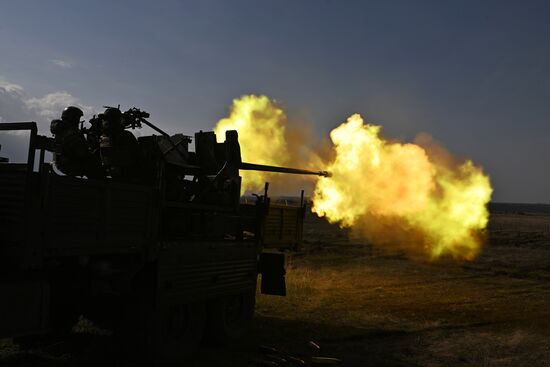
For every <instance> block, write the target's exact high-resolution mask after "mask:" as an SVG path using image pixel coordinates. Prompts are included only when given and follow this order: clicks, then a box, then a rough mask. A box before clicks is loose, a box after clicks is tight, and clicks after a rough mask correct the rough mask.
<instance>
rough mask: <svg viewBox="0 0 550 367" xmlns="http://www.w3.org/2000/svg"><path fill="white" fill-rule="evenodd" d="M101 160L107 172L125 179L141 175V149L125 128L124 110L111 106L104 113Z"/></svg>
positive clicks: (100, 145) (100, 141)
mask: <svg viewBox="0 0 550 367" xmlns="http://www.w3.org/2000/svg"><path fill="white" fill-rule="evenodd" d="M99 147H100V153H101V161H102V162H103V165H104V167H105V168H106V170H107V173H108V174H109V175H110V176H111V177H113V178H115V179H121V180H125V181H134V180H137V179H138V178H139V177H140V174H139V163H140V159H141V154H140V149H139V145H138V142H137V139H136V137H135V136H134V134H132V133H131V132H129V131H127V130H125V129H124V124H123V121H122V112H120V110H119V109H118V108H114V107H109V108H107V109H106V110H105V112H104V113H103V129H102V134H101V137H100V139H99Z"/></svg>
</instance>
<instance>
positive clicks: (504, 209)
mask: <svg viewBox="0 0 550 367" xmlns="http://www.w3.org/2000/svg"><path fill="white" fill-rule="evenodd" d="M305 200H306V203H308V204H311V203H310V200H309V198H308V197H306V198H305ZM255 201H256V197H254V196H243V197H242V198H241V202H242V203H248V204H252V203H254V202H255ZM271 202H272V203H277V204H287V205H300V198H299V197H296V196H275V197H271ZM489 211H490V212H491V213H517V214H523V213H533V214H535V213H536V214H550V204H522V203H489Z"/></svg>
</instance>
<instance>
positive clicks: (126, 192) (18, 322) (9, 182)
mask: <svg viewBox="0 0 550 367" xmlns="http://www.w3.org/2000/svg"><path fill="white" fill-rule="evenodd" d="M141 120H142V122H146V123H147V124H150V123H149V122H148V121H146V120H145V119H143V116H142V117H141ZM150 125H151V126H152V127H153V128H154V129H155V130H156V131H158V132H160V135H151V136H143V137H140V138H139V146H140V148H141V151H142V152H143V155H142V156H141V157H140V160H142V162H143V163H142V166H143V169H144V170H145V171H146V172H148V174H147V179H144V180H142V181H140V182H124V181H120V180H114V179H111V178H109V177H105V178H103V179H87V178H83V177H71V176H66V175H62V174H60V173H59V172H56V170H55V168H54V167H53V165H52V164H51V163H48V162H46V161H45V156H46V154H47V151H48V150H51V149H52V148H51V144H49V138H48V137H45V136H41V135H39V134H38V131H37V125H36V123H34V122H27V123H2V124H0V132H1V131H27V132H28V136H29V146H28V153H27V159H26V162H24V163H13V162H10V161H8V160H7V159H3V160H2V161H0V294H1V295H2V301H1V302H0V337H17V336H23V335H29V334H36V333H57V334H59V333H60V334H63V333H66V332H68V331H70V329H71V327H72V326H73V325H74V324H75V322H76V320H77V319H78V317H79V316H81V315H83V316H84V317H86V318H87V319H89V320H92V321H93V322H94V323H97V324H98V325H106V326H107V327H109V328H111V329H112V330H114V333H115V335H116V338H117V340H118V341H119V342H120V348H121V350H123V351H126V354H127V355H128V356H130V355H133V356H136V358H140V359H141V360H147V361H157V362H178V361H182V360H184V359H186V358H187V357H188V356H189V355H190V353H192V352H193V350H195V349H196V348H197V346H198V344H199V343H200V341H201V340H202V339H203V337H208V338H209V339H210V340H213V341H216V342H223V341H224V340H227V339H230V338H235V337H238V336H240V335H241V334H242V333H243V332H245V330H246V328H247V326H248V324H249V323H250V320H251V318H252V315H253V311H254V304H255V295H256V289H257V280H258V278H259V277H258V275H261V285H260V287H259V288H260V289H261V292H262V293H265V294H273V295H285V293H286V291H285V283H284V263H285V256H284V254H285V252H287V251H289V250H293V249H295V248H296V247H297V246H299V244H300V241H301V238H302V226H303V217H304V213H305V204H304V201H303V200H302V202H301V204H300V205H298V206H284V205H275V204H272V203H270V198H269V197H268V184H266V186H265V190H264V192H262V193H259V194H258V195H257V196H256V200H255V203H254V204H245V203H242V202H241V201H240V192H241V178H240V176H239V171H240V170H242V169H253V170H267V171H274V172H283V173H285V172H286V173H298V174H320V175H326V172H314V171H313V172H312V171H305V170H299V169H290V168H283V167H272V166H263V165H256V164H251V163H246V162H242V161H241V157H240V147H239V143H238V134H237V132H236V131H228V132H227V133H226V140H225V142H223V143H218V142H217V141H216V136H215V134H214V132H202V131H201V132H198V133H196V134H195V136H194V140H195V142H194V143H195V149H194V151H191V150H190V149H189V145H190V144H191V143H192V140H193V139H192V138H191V137H189V136H184V135H181V134H177V135H173V136H169V135H168V134H166V133H164V132H163V131H162V130H160V129H158V128H157V127H155V126H154V125H152V124H150ZM302 198H303V193H302Z"/></svg>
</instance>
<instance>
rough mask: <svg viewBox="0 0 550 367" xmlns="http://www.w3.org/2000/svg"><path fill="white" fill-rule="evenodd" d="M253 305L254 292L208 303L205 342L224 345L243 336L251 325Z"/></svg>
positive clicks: (254, 302) (254, 301)
mask: <svg viewBox="0 0 550 367" xmlns="http://www.w3.org/2000/svg"><path fill="white" fill-rule="evenodd" d="M255 304H256V293H255V291H247V292H243V293H240V294H235V295H229V296H225V297H221V298H218V299H215V300H212V301H211V302H209V304H208V324H207V340H208V341H209V342H210V343H212V344H224V343H226V342H228V341H230V340H233V339H238V338H240V337H241V336H243V335H244V334H245V333H246V332H247V331H248V329H249V328H250V325H251V323H252V317H253V316H254V306H255Z"/></svg>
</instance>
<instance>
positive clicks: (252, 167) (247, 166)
mask: <svg viewBox="0 0 550 367" xmlns="http://www.w3.org/2000/svg"><path fill="white" fill-rule="evenodd" d="M239 169H242V170H248V171H265V172H279V173H291V174H294V175H316V176H323V177H330V176H331V174H330V172H328V171H310V170H307V169H299V168H288V167H278V166H267V165H264V164H255V163H246V162H242V163H241V165H240V167H239Z"/></svg>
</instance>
